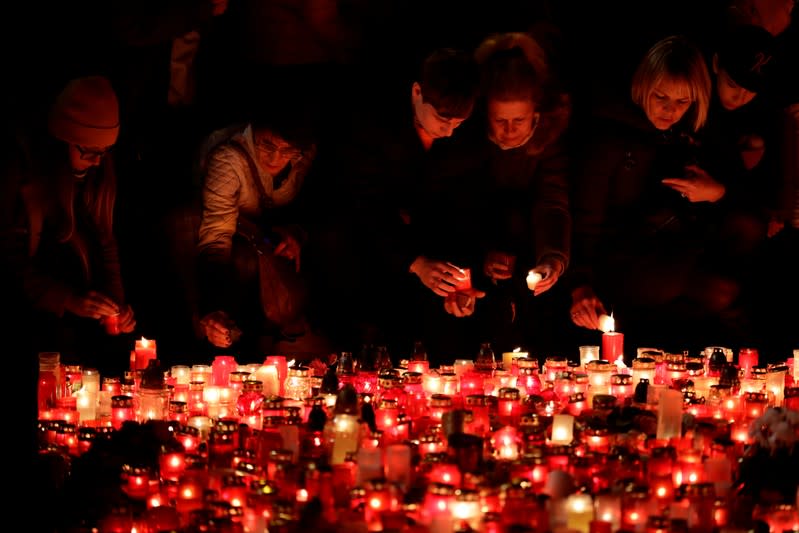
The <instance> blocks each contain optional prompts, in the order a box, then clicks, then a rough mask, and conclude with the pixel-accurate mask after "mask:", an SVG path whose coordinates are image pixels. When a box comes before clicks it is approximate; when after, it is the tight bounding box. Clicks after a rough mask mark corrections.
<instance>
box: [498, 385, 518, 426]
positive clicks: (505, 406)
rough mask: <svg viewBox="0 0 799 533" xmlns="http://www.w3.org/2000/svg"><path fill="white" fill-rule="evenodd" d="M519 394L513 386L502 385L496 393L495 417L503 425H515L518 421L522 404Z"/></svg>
mask: <svg viewBox="0 0 799 533" xmlns="http://www.w3.org/2000/svg"><path fill="white" fill-rule="evenodd" d="M520 398H521V394H520V393H519V389H517V388H515V387H502V388H501V389H499V393H498V395H497V419H498V420H499V423H500V424H503V425H508V426H510V425H516V424H518V422H519V416H520V415H521V409H522V405H521V402H520Z"/></svg>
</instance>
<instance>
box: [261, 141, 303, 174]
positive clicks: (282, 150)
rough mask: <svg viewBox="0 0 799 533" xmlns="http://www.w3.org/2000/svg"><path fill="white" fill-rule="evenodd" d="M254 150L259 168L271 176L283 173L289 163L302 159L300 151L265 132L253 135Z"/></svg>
mask: <svg viewBox="0 0 799 533" xmlns="http://www.w3.org/2000/svg"><path fill="white" fill-rule="evenodd" d="M255 148H256V152H257V153H258V163H259V164H260V165H261V168H263V169H264V170H266V171H267V172H269V174H270V175H272V176H276V175H277V174H279V173H280V172H281V171H283V169H284V168H286V165H288V164H289V163H290V162H294V161H297V160H298V159H299V158H300V157H302V150H300V149H299V148H296V147H294V146H292V145H291V144H289V143H288V142H286V141H285V140H283V139H282V138H281V137H280V136H278V135H275V134H274V133H272V132H271V131H266V130H264V131H260V132H256V133H255Z"/></svg>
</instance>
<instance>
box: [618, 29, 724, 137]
mask: <svg viewBox="0 0 799 533" xmlns="http://www.w3.org/2000/svg"><path fill="white" fill-rule="evenodd" d="M663 80H671V81H674V82H683V83H685V84H686V85H687V86H688V90H689V93H690V98H691V107H690V108H689V109H688V112H687V113H686V114H690V117H691V122H692V127H693V131H697V130H699V129H700V128H701V127H702V126H704V124H705V121H706V120H707V112H708V108H709V107H710V94H711V81H710V73H709V72H708V70H707V64H706V63H705V58H704V57H703V56H702V52H701V51H700V50H699V48H698V47H697V46H696V45H695V44H694V43H692V42H691V41H690V40H688V39H687V38H686V37H683V36H681V35H672V36H670V37H666V38H665V39H661V40H660V41H658V42H657V43H655V45H654V46H652V48H650V49H649V51H648V52H647V53H646V55H645V56H644V58H643V59H642V60H641V62H640V63H639V64H638V68H637V69H636V71H635V74H634V75H633V81H632V91H631V94H632V99H633V102H635V103H636V104H637V105H638V106H640V107H641V109H643V110H644V111H647V110H648V109H647V108H648V106H649V96H650V95H651V94H652V91H654V89H655V87H657V85H658V84H659V83H660V82H661V81H663Z"/></svg>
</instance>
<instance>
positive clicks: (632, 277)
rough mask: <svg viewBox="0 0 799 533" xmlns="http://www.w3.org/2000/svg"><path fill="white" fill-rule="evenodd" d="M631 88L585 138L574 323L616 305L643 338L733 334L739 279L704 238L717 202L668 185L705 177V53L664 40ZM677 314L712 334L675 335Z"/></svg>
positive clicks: (578, 185)
mask: <svg viewBox="0 0 799 533" xmlns="http://www.w3.org/2000/svg"><path fill="white" fill-rule="evenodd" d="M629 94H630V97H629V98H628V99H626V101H617V102H612V103H610V104H608V105H606V106H604V107H601V108H598V109H597V110H596V111H595V112H594V114H593V116H592V118H591V120H590V122H589V126H590V128H589V129H588V130H587V131H589V132H590V133H589V135H588V136H587V137H586V138H585V139H583V143H584V144H583V146H582V150H581V157H580V159H579V160H580V162H581V164H580V167H579V168H578V169H577V170H576V175H575V183H574V191H573V204H572V205H573V214H574V264H573V269H572V270H571V272H570V280H569V281H570V283H569V285H570V288H571V292H572V305H571V309H570V313H571V320H572V322H573V323H574V324H575V325H577V326H579V327H582V328H587V329H590V330H595V329H599V317H600V315H602V314H610V313H611V312H613V313H615V317H616V318H617V321H618V322H617V323H622V324H624V323H626V324H627V326H626V327H625V331H628V332H629V335H631V336H633V340H639V341H640V342H643V343H646V342H659V341H662V342H664V343H668V342H675V341H677V342H682V343H690V342H692V341H695V342H698V343H699V342H709V340H710V339H711V338H712V339H715V340H716V341H718V338H717V337H716V335H717V334H722V333H723V334H726V335H730V337H729V339H731V340H734V337H732V332H733V331H734V330H735V328H733V327H727V326H731V321H732V319H733V318H736V319H738V318H741V315H740V314H739V313H738V312H737V311H738V310H737V307H736V306H737V303H736V299H737V297H738V291H739V287H738V285H737V284H736V283H735V281H734V280H733V279H731V278H730V277H729V276H727V275H726V273H725V272H724V270H723V268H721V265H719V264H717V263H716V262H715V261H714V260H713V257H712V254H709V253H708V247H707V245H708V242H709V241H708V239H709V237H710V232H711V231H712V228H711V225H710V224H709V221H710V220H712V213H713V210H714V206H713V204H712V202H709V201H703V202H692V201H691V200H690V199H689V198H688V197H687V195H686V194H685V192H684V191H681V190H680V189H679V188H678V187H675V186H674V185H673V184H669V183H670V181H669V180H670V179H671V178H688V179H694V180H702V179H704V178H705V177H706V173H704V172H703V171H702V169H701V168H700V167H698V166H697V163H698V160H697V156H698V145H697V142H696V140H695V139H696V132H697V131H699V130H700V129H701V128H702V126H703V125H704V123H705V121H706V119H707V113H708V108H709V105H710V99H711V80H710V75H709V72H708V69H707V66H706V64H705V61H704V57H703V54H702V52H701V51H700V50H699V49H698V47H697V46H696V45H695V44H694V43H693V42H692V41H690V40H689V39H687V38H686V37H684V36H679V35H675V36H669V37H666V38H664V39H662V40H660V41H658V42H657V43H655V44H654V45H653V46H652V47H651V48H650V49H649V51H648V52H647V53H646V54H645V55H644V57H643V58H642V59H641V61H640V62H639V64H638V66H637V69H636V71H635V73H634V75H633V77H632V83H631V93H629ZM636 319H640V320H641V323H640V324H636V323H635V320H636ZM681 320H685V324H686V325H689V326H698V327H696V330H695V332H696V333H698V334H704V335H705V336H702V335H697V336H696V337H694V338H693V339H692V338H691V337H690V336H689V335H690V333H691V332H692V330H691V328H690V327H689V328H687V329H683V330H682V332H683V334H682V335H681V336H680V338H675V337H674V334H673V332H674V331H677V330H676V329H675V327H678V326H676V325H675V322H676V323H681ZM625 321H626V322H625ZM700 324H701V326H700ZM737 325H739V324H737ZM737 333H739V334H741V335H744V334H745V332H744V328H737ZM636 335H640V337H635V336H636ZM680 347H681V348H684V347H685V344H682V345H680ZM675 348H676V347H675Z"/></svg>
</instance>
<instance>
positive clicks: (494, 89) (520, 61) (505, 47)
mask: <svg viewBox="0 0 799 533" xmlns="http://www.w3.org/2000/svg"><path fill="white" fill-rule="evenodd" d="M475 56H476V58H477V61H478V63H479V64H480V66H481V69H482V84H483V94H484V95H485V97H486V98H487V99H488V100H498V101H500V102H510V101H517V100H531V101H533V102H535V103H536V104H541V102H542V101H543V99H544V97H545V95H546V92H547V90H546V88H545V87H546V84H547V83H548V81H549V72H548V67H547V63H546V53H545V52H544V50H543V49H542V48H541V46H540V45H539V44H538V43H537V42H536V41H535V39H533V38H532V37H531V36H529V35H527V34H525V33H519V32H510V33H502V34H497V35H492V36H490V37H488V38H487V39H486V40H484V41H483V42H482V43H481V44H480V46H479V47H478V48H477V51H476V52H475Z"/></svg>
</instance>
